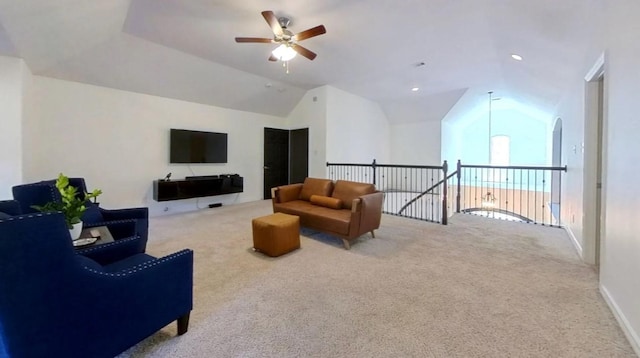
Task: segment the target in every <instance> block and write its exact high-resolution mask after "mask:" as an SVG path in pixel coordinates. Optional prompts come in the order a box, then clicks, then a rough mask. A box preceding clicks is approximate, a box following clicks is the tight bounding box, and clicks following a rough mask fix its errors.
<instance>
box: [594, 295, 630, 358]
mask: <svg viewBox="0 0 640 358" xmlns="http://www.w3.org/2000/svg"><path fill="white" fill-rule="evenodd" d="M600 293H601V294H602V297H604V301H605V302H606V303H607V305H608V306H609V308H610V309H611V312H613V316H614V317H615V318H616V321H618V324H619V325H620V328H622V332H624V335H625V336H626V337H627V340H628V341H629V344H631V348H633V350H634V351H635V352H636V354H637V355H638V357H640V336H638V334H637V333H636V331H635V330H634V329H633V327H631V324H630V323H629V321H628V320H627V318H626V317H625V315H624V314H623V313H622V311H621V310H620V307H618V305H617V304H616V301H615V300H614V299H613V297H611V294H609V291H608V290H607V288H606V287H604V286H603V285H602V284H600Z"/></svg>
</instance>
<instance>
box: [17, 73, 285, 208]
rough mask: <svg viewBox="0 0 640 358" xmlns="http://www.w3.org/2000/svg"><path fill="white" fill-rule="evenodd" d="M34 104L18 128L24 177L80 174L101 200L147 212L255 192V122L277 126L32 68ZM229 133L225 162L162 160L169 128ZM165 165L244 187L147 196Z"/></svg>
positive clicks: (255, 195) (268, 119)
mask: <svg viewBox="0 0 640 358" xmlns="http://www.w3.org/2000/svg"><path fill="white" fill-rule="evenodd" d="M31 101H32V103H33V104H34V106H33V107H34V108H33V110H32V111H30V113H29V119H28V121H29V122H30V123H37V125H30V126H28V127H27V128H25V134H24V135H25V140H28V141H29V143H31V145H30V146H29V147H27V148H26V149H27V152H25V160H24V167H25V174H24V181H25V182H29V181H36V180H41V179H45V178H55V177H56V176H57V174H58V173H60V172H63V173H65V174H66V175H69V176H82V177H84V178H85V179H86V180H87V185H88V187H89V190H91V189H94V188H99V189H102V190H103V192H104V194H103V195H102V196H101V197H100V202H101V203H102V205H103V206H104V207H106V208H115V207H132V206H148V207H149V209H150V213H151V215H158V214H162V213H164V209H165V208H168V209H169V211H168V213H173V212H180V211H190V210H196V209H198V208H206V207H207V205H208V204H210V203H213V202H222V203H223V204H233V203H239V202H246V201H253V200H259V199H261V197H262V183H263V181H262V160H263V157H262V152H263V127H265V126H267V127H275V128H283V127H284V126H285V120H284V119H283V118H278V117H272V116H267V115H260V114H255V113H250V112H241V111H236V110H229V109H224V108H219V107H213V106H207V105H201V104H196V103H191V102H184V101H179V100H172V99H167V98H162V97H156V96H150V95H143V94H138V93H132V92H126V91H121V90H114V89H109V88H105V87H97V86H91V85H85V84H80V83H76V82H68V81H61V80H56V79H51V78H46V77H38V76H34V78H33V95H32V99H31ZM170 128H183V129H194V130H203V131H212V132H226V133H228V134H229V136H228V140H229V147H228V163H227V164H191V165H187V164H169V158H168V157H169V129H170ZM169 172H172V173H173V174H172V178H173V179H180V178H184V177H185V176H189V175H212V174H224V173H238V174H240V175H242V176H243V177H244V186H245V187H244V192H243V193H240V194H229V195H223V196H217V197H207V198H201V199H188V200H179V201H167V202H161V203H158V202H155V201H154V200H153V195H152V181H153V180H154V179H158V178H162V177H164V176H165V174H167V173H169Z"/></svg>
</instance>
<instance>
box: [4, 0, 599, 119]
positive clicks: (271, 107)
mask: <svg viewBox="0 0 640 358" xmlns="http://www.w3.org/2000/svg"><path fill="white" fill-rule="evenodd" d="M602 1H603V0H562V1H558V0H536V1H530V0H509V1H506V0H455V1H452V0H402V1H390V0H367V1H363V0H323V1H302V0H300V1H294V0H282V1H271V0H244V1H231V0H91V1H87V0H56V1H51V0H20V1H15V0H0V55H6V56H15V57H20V58H23V59H24V61H25V62H26V64H27V65H28V67H29V68H30V69H31V71H32V72H33V73H34V74H37V75H42V76H49V77H55V78H60V79H65V80H70V81H77V82H83V83H89V84H95V85H100V86H106V87H112V88H117V89H123V90H129V91H135V92H140V93H147V94H152V95H157V96H163V97H169V98H176V99H181V100H186V101H191V102H197V103H203V104H210V105H215V106H220V107H225V108H232V109H238V110H244V111H251V112H258V113H265V114H270V115H276V116H286V115H287V114H288V113H289V112H290V111H291V110H292V109H293V107H294V106H295V105H296V104H297V103H298V101H299V100H300V99H301V98H302V96H303V95H304V93H305V92H306V91H307V90H308V89H311V88H315V87H318V86H323V85H330V86H334V87H336V88H339V89H342V90H345V91H347V92H350V93H353V94H356V95H359V96H362V97H364V98H368V99H370V100H373V101H376V102H378V103H379V104H380V105H381V107H382V108H383V110H384V111H385V112H386V114H387V116H388V118H389V119H390V121H391V122H392V123H401V122H410V121H419V120H441V119H442V118H443V117H444V115H445V114H446V113H447V112H448V111H449V110H450V109H451V108H452V107H453V106H454V105H455V104H456V103H458V104H459V103H461V102H465V101H467V102H469V103H471V102H474V101H477V100H478V98H482V99H484V98H485V95H486V92H487V91H489V90H493V91H494V92H495V95H496V96H500V97H507V98H510V99H512V100H515V101H521V102H525V103H527V104H528V105H531V106H535V107H537V108H539V109H541V110H542V111H547V112H550V113H551V112H553V108H554V107H555V106H556V104H557V103H558V101H559V100H560V99H561V96H562V95H563V93H565V92H566V90H567V89H568V86H570V85H571V83H572V81H573V80H574V79H575V78H577V76H579V75H580V73H579V71H582V70H583V68H582V67H581V66H582V64H583V63H584V58H585V56H586V55H587V53H588V51H589V50H590V44H591V43H592V38H593V37H594V36H596V32H597V29H596V28H595V27H594V26H590V24H593V23H595V22H596V21H595V19H596V18H597V16H598V13H599V12H600V11H601V3H602ZM263 10H272V11H273V12H275V14H276V15H277V16H286V17H289V18H290V19H291V24H290V26H289V29H290V30H291V31H292V32H294V33H296V32H300V31H302V30H306V29H308V28H311V27H314V26H316V25H319V24H324V26H325V27H326V29H327V33H326V34H324V35H322V36H318V37H314V38H311V39H308V40H305V41H304V42H303V43H301V44H302V45H304V46H305V47H307V48H308V49H310V50H312V51H314V52H316V53H317V54H318V57H317V58H316V59H315V60H314V61H309V60H307V59H306V58H304V57H301V56H298V57H296V58H295V59H293V60H292V61H291V62H290V73H289V74H286V73H285V71H284V69H283V68H282V66H281V64H280V63H274V62H270V61H267V58H268V57H269V54H270V51H271V50H272V49H273V48H274V47H275V46H274V45H272V44H263V43H261V44H238V43H236V42H235V41H234V38H235V37H236V36H246V37H271V36H272V33H271V31H270V28H269V27H268V25H267V23H266V22H265V21H264V19H263V18H262V16H261V14H260V12H261V11H263ZM514 53H516V54H519V55H521V56H522V57H523V58H524V60H523V61H515V60H513V59H512V58H511V54H514ZM422 62H423V63H424V66H421V65H419V64H420V63H422ZM414 86H416V87H419V88H420V91H417V92H412V91H411V90H410V89H411V88H412V87H414Z"/></svg>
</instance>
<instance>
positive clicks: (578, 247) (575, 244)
mask: <svg viewBox="0 0 640 358" xmlns="http://www.w3.org/2000/svg"><path fill="white" fill-rule="evenodd" d="M564 230H565V231H566V232H567V234H569V237H570V238H571V243H573V247H574V248H575V249H576V251H577V252H578V256H580V258H581V259H582V261H584V256H582V245H580V242H579V241H578V239H577V238H576V236H575V235H574V234H573V231H571V228H570V227H568V226H564Z"/></svg>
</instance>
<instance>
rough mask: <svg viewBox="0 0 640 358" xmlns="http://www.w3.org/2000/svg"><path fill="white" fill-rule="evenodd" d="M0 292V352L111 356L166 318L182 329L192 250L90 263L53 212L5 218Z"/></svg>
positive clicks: (189, 301) (189, 297)
mask: <svg viewBox="0 0 640 358" xmlns="http://www.w3.org/2000/svg"><path fill="white" fill-rule="evenodd" d="M51 253H55V254H51ZM0 292H2V294H1V295H0V356H2V357H98V358H99V357H105V358H106V357H113V356H115V355H117V354H119V353H121V352H123V351H125V350H126V349H128V348H130V347H132V346H133V345H135V344H137V343H138V342H140V341H142V340H143V339H145V338H146V337H148V336H150V335H152V334H153V333H155V332H156V331H158V330H160V329H161V328H163V327H164V326H166V325H168V324H170V323H171V322H172V321H174V320H177V323H178V330H177V332H178V334H184V333H185V332H186V331H187V329H188V323H189V313H190V312H191V309H192V307H193V252H192V251H191V250H182V251H179V252H176V253H174V254H171V255H169V256H165V257H163V258H159V259H157V258H154V257H152V256H149V255H147V254H134V255H132V256H123V257H119V258H115V257H111V258H109V260H105V261H94V260H92V259H90V258H88V257H86V256H82V255H78V254H77V253H76V252H75V251H74V249H73V246H72V243H71V240H69V233H68V229H67V226H66V224H65V221H64V217H63V216H62V214H61V213H48V214H35V215H27V216H17V217H11V218H9V219H6V220H0Z"/></svg>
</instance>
